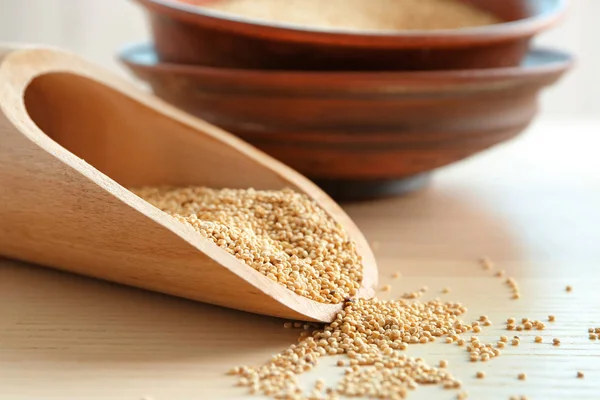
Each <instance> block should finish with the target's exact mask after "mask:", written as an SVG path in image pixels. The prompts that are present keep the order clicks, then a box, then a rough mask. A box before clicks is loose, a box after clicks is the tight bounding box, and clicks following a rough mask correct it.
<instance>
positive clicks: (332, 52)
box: [136, 0, 566, 71]
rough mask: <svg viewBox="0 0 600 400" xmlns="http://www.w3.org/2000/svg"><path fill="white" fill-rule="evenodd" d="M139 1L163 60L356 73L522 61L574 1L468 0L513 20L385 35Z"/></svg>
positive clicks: (160, 0) (167, 1)
mask: <svg viewBox="0 0 600 400" xmlns="http://www.w3.org/2000/svg"><path fill="white" fill-rule="evenodd" d="M136 1H137V2H139V3H140V4H141V5H142V6H144V7H145V9H146V10H147V12H148V16H149V18H150V24H151V27H152V33H153V38H154V43H155V48H156V52H157V54H158V57H159V59H160V60H161V61H163V62H172V63H178V64H196V65H204V66H217V67H227V68H251V69H290V70H355V71H356V70H446V69H477V68H494V67H504V66H516V65H518V64H519V63H520V62H521V60H522V58H523V56H524V55H525V54H526V53H527V49H528V46H529V41H530V39H531V38H532V37H533V36H534V35H536V34H537V33H539V32H540V31H542V30H544V29H546V28H548V27H550V26H551V25H553V24H554V23H555V22H556V21H557V20H558V19H559V17H560V16H561V15H562V14H563V11H564V9H565V1H566V0H463V1H467V2H470V3H473V4H475V5H477V6H479V7H480V8H483V9H486V10H488V11H490V12H492V13H494V14H496V15H497V16H499V17H500V18H501V19H502V20H504V21H507V22H505V23H501V24H495V25H488V26H483V27H474V28H462V29H451V30H435V31H383V32H382V31H351V30H322V29H321V30H320V29H311V28H307V27H300V26H294V25H286V24H283V23H281V24H275V23H272V24H269V23H266V22H265V23H261V22H259V21H257V20H250V19H246V18H241V17H235V16H228V15H227V14H224V13H219V12H215V11H209V10H206V9H203V8H201V7H197V6H193V5H189V4H185V3H181V2H178V1H177V0H136ZM206 1H207V2H210V1H219V0H206ZM398 3H399V4H400V3H402V2H400V1H399V2H398Z"/></svg>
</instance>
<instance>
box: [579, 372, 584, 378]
mask: <svg viewBox="0 0 600 400" xmlns="http://www.w3.org/2000/svg"><path fill="white" fill-rule="evenodd" d="M577 377H578V378H579V379H583V378H584V374H583V372H581V371H577Z"/></svg>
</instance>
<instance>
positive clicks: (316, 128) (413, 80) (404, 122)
mask: <svg viewBox="0 0 600 400" xmlns="http://www.w3.org/2000/svg"><path fill="white" fill-rule="evenodd" d="M121 60H122V61H123V62H125V64H126V65H127V66H128V67H129V68H130V69H131V70H132V71H133V73H134V74H136V75H137V76H138V77H139V78H141V79H142V80H143V81H146V82H147V83H149V84H150V85H151V87H152V89H153V90H154V92H155V94H156V95H158V96H159V97H161V98H163V99H164V100H166V101H168V102H170V103H172V104H174V105H176V106H178V107H180V108H182V109H184V110H186V111H188V112H189V113H191V114H194V115H196V116H198V117H201V118H203V119H205V120H207V121H209V122H211V123H214V124H215V125H218V126H220V127H222V128H224V129H226V130H228V131H230V132H232V133H234V134H237V135H238V136H240V137H241V138H243V139H244V140H246V141H247V142H249V143H251V144H253V145H255V146H256V147H258V148H260V149H262V150H263V151H265V152H266V153H269V154H271V155H272V156H274V157H275V158H278V159H280V160H282V161H283V162H285V163H286V164H288V165H290V166H291V167H293V168H295V169H296V170H298V171H299V172H301V173H303V174H304V175H306V176H308V177H309V178H311V179H312V180H314V181H315V182H316V183H317V184H319V185H321V186H322V187H323V188H324V189H325V190H326V191H328V192H329V193H330V194H332V196H333V197H335V198H337V199H348V198H358V197H377V196H380V195H385V194H390V193H398V192H402V191H407V190H412V189H414V188H415V187H417V186H419V185H420V184H422V183H423V182H424V180H425V177H426V176H427V174H428V173H429V172H430V171H432V170H433V169H435V168H438V167H442V166H444V165H448V164H450V163H453V162H455V161H458V160H461V159H463V158H465V157H468V156H470V155H472V154H475V153H477V152H480V151H482V150H484V149H487V148H489V147H491V146H493V145H495V144H498V143H500V142H503V141H505V140H507V139H509V138H512V137H513V136H515V135H517V134H518V133H519V132H521V131H522V130H523V129H525V127H526V126H527V125H528V124H529V123H530V122H531V121H532V119H533V118H534V116H535V114H536V111H537V98H538V94H539V92H540V90H541V89H542V88H544V87H545V86H548V85H551V84H553V83H554V82H555V81H556V80H557V79H558V78H559V77H560V76H561V75H562V74H563V73H564V72H565V71H566V70H567V69H568V68H569V67H570V65H571V63H572V58H571V56H569V55H568V54H565V53H561V52H556V51H549V50H533V51H531V52H530V53H529V54H528V56H527V57H526V59H525V61H524V63H523V65H522V66H520V67H508V68H496V69H481V70H467V71H439V72H389V73H381V72H288V71H264V70H239V69H221V68H213V67H198V66H188V65H176V64H167V63H160V62H158V61H157V58H156V55H155V53H154V51H153V49H152V47H151V46H149V45H138V46H134V47H130V48H128V49H126V50H124V51H123V52H122V53H121ZM165 135H168V132H165Z"/></svg>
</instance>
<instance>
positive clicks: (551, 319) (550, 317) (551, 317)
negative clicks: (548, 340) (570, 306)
mask: <svg viewBox="0 0 600 400" xmlns="http://www.w3.org/2000/svg"><path fill="white" fill-rule="evenodd" d="M548 321H550V322H554V321H556V317H555V316H554V315H548Z"/></svg>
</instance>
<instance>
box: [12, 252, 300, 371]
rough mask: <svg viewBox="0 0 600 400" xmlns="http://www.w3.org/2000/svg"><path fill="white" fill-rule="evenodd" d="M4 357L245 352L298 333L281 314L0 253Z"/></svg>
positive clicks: (286, 341) (164, 357)
mask: <svg viewBox="0 0 600 400" xmlns="http://www.w3.org/2000/svg"><path fill="white" fill-rule="evenodd" d="M0 299H1V301H0V354H3V357H2V358H3V359H7V358H8V359H14V360H16V361H26V360H30V359H36V360H40V359H60V360H64V361H77V362H102V361H111V362H115V361H117V362H118V361H124V362H125V361H126V362H138V361H139V362H148V361H150V362H151V361H168V360H182V359H190V360H198V359H202V361H210V360H211V359H213V358H217V357H219V358H220V359H223V357H227V356H228V355H229V354H231V355H233V354H235V356H234V357H233V356H232V359H233V360H236V361H237V360H238V359H244V354H245V353H250V352H252V351H254V352H256V349H261V351H262V352H264V351H266V352H269V349H272V352H279V351H281V350H282V349H285V348H286V347H287V346H289V345H290V344H292V343H295V341H296V339H297V337H298V333H299V332H298V331H297V330H289V329H284V328H283V322H282V320H280V319H276V318H271V317H264V316H259V315H254V314H249V313H245V312H241V311H235V310H229V309H225V308H221V307H217V306H211V305H208V304H203V303H197V302H192V301H187V300H184V299H179V298H175V297H171V296H166V295H161V294H157V293H152V292H148V291H144V290H139V289H134V288H129V287H125V286H121V285H117V284H111V283H107V282H102V281H97V280H93V279H88V278H85V277H80V276H76V275H72V274H69V273H63V272H59V271H54V270H51V269H46V268H42V267H37V266H33V265H29V264H24V263H20V262H16V261H9V260H4V259H0Z"/></svg>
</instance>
